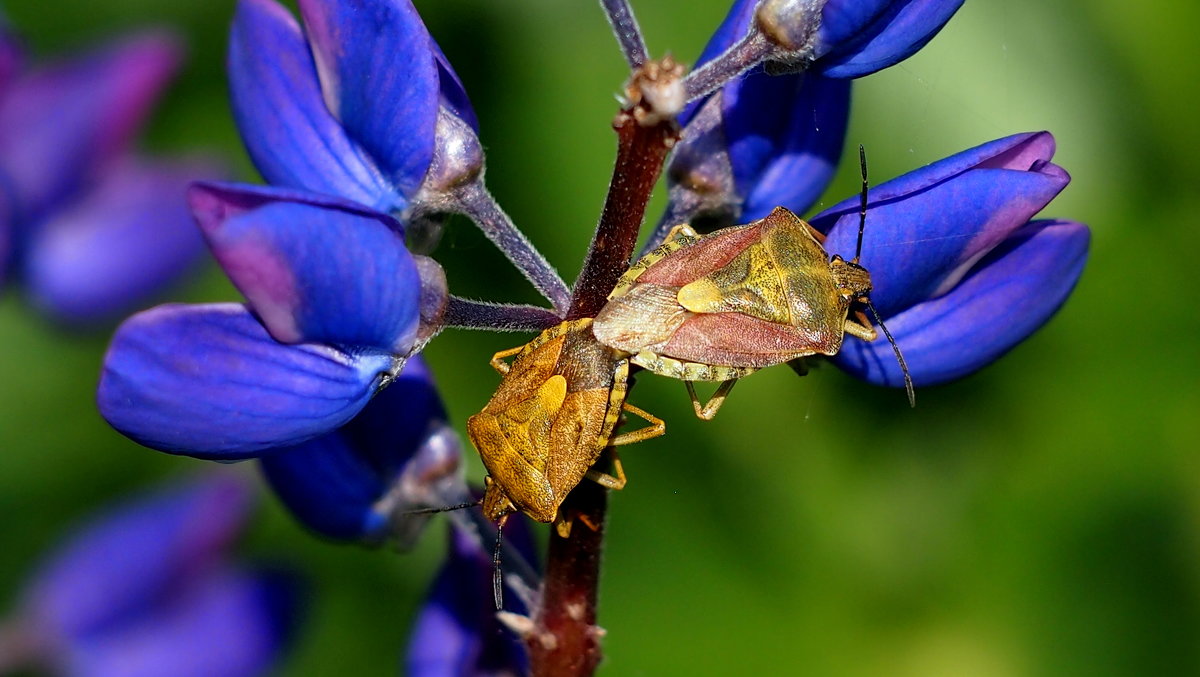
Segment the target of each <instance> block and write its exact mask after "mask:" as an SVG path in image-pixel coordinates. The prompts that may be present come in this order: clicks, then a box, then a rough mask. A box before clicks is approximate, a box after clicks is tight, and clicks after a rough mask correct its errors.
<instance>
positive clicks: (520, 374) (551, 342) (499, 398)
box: [467, 318, 666, 536]
mask: <svg viewBox="0 0 1200 677" xmlns="http://www.w3.org/2000/svg"><path fill="white" fill-rule="evenodd" d="M513 355H516V359H515V360H514V361H513V363H512V364H511V365H509V364H507V363H505V362H504V359H505V358H507V357H511V356H513ZM491 364H492V366H493V367H494V368H495V369H496V371H499V372H500V373H501V374H503V375H504V379H503V380H502V381H501V382H500V386H499V388H497V389H496V393H495V394H494V395H493V396H492V399H491V400H489V401H488V403H487V406H485V407H484V408H483V411H481V412H479V413H478V414H475V415H474V416H472V417H470V418H469V419H467V433H468V435H469V436H470V438H471V442H472V443H473V444H474V445H475V448H476V449H477V450H478V451H479V456H480V457H481V458H482V459H483V465H484V466H485V467H486V468H487V471H488V477H487V479H486V485H487V488H486V491H485V494H484V498H483V512H484V514H485V515H486V516H487V517H488V518H489V519H492V520H497V521H498V522H499V523H502V522H503V519H504V518H505V517H506V516H507V515H508V514H510V513H512V512H516V511H520V512H523V513H525V514H526V515H529V516H530V517H532V518H533V519H535V520H537V521H539V522H553V521H556V518H558V517H559V515H558V508H559V505H561V504H562V502H563V499H565V498H566V496H567V494H568V493H570V491H571V489H573V488H575V485H577V484H579V482H580V481H582V480H583V478H584V477H587V478H589V479H592V480H593V481H595V482H597V483H599V484H601V485H603V486H605V487H608V488H610V489H620V488H622V487H623V486H625V473H624V471H623V470H622V468H621V462H620V459H619V458H614V462H613V469H614V472H615V473H616V476H615V477H614V476H612V475H608V474H605V473H602V472H599V471H597V470H593V469H592V465H593V464H595V463H596V461H597V459H599V458H600V454H601V453H602V452H603V451H604V449H605V448H606V447H609V446H618V445H623V444H632V443H634V442H640V441H642V440H647V439H650V438H653V437H658V436H659V435H662V434H663V432H664V431H665V430H666V426H665V425H664V424H663V422H662V420H661V419H658V418H656V417H654V416H651V415H650V414H647V413H646V412H644V411H642V410H641V409H638V408H637V407H634V406H633V405H631V404H628V403H626V402H625V394H626V390H627V387H628V380H629V360H628V358H627V356H622V355H621V354H619V353H618V352H617V351H615V350H613V349H612V348H609V347H608V346H605V345H602V344H601V343H600V342H598V341H597V340H596V338H595V337H594V336H593V335H592V318H583V319H579V320H572V321H568V322H563V323H562V324H559V325H556V326H554V327H551V328H550V329H547V330H546V331H544V332H542V333H541V334H539V335H538V336H537V337H536V338H534V339H533V340H532V341H530V342H529V343H527V344H525V345H523V346H519V347H517V348H513V349H511V350H505V351H501V352H499V353H496V354H495V355H494V356H493V357H492V361H491ZM622 411H628V412H630V413H632V414H636V415H637V416H640V417H641V418H643V419H645V420H646V421H648V422H649V423H650V425H649V426H648V427H645V428H641V429H639V430H634V431H631V432H627V433H622V434H620V435H617V436H615V437H613V435H612V432H613V428H614V426H616V423H617V419H618V418H619V417H620V415H621V412H622ZM557 527H558V529H559V533H560V534H563V535H564V536H565V535H566V534H567V533H569V529H570V523H569V522H567V521H564V520H561V519H559V520H558V521H557Z"/></svg>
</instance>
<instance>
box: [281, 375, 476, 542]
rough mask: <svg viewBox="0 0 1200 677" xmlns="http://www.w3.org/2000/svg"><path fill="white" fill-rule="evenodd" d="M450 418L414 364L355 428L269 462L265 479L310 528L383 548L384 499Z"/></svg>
mask: <svg viewBox="0 0 1200 677" xmlns="http://www.w3.org/2000/svg"><path fill="white" fill-rule="evenodd" d="M445 417H446V414H445V411H444V410H443V408H442V403H441V399H440V398H439V397H438V394H437V389H436V387H435V386H434V384H433V381H432V379H431V377H430V374H429V370H428V368H427V367H425V365H424V363H423V362H422V361H421V359H420V358H419V357H414V358H412V359H410V360H409V361H408V363H407V364H406V365H405V367H404V371H402V372H401V373H400V375H399V376H398V377H397V378H396V380H395V382H393V383H392V384H391V385H390V386H388V387H387V388H385V389H384V390H383V391H381V392H380V393H379V394H378V395H377V396H376V397H375V399H373V400H372V401H371V403H370V404H368V405H367V406H366V407H365V408H364V409H363V411H362V413H361V414H359V415H358V416H357V417H355V418H354V420H353V421H351V422H350V423H348V424H346V425H345V426H343V427H342V428H340V429H338V430H337V431H335V432H332V433H330V434H328V435H323V436H321V437H318V438H316V439H313V440H309V441H308V442H305V443H303V444H300V445H298V446H296V447H292V448H290V449H281V450H279V451H278V452H275V453H272V454H270V455H268V456H265V457H264V458H262V459H261V463H262V469H263V473H264V474H265V475H266V477H267V480H268V481H269V482H270V483H271V487H272V488H273V489H274V490H275V493H277V494H278V495H279V497H280V499H281V500H282V501H283V502H284V504H285V505H287V507H288V509H289V510H291V512H292V514H293V515H295V516H296V518H297V519H299V520H300V521H301V522H302V523H303V524H304V525H305V526H307V527H309V528H311V529H313V530H314V531H316V532H318V533H320V534H323V535H325V536H329V537H330V538H335V539H339V540H363V541H367V542H380V541H382V540H384V539H385V538H386V537H387V536H388V534H387V530H388V527H389V517H390V516H389V515H388V514H387V513H386V511H385V510H384V509H383V507H382V506H380V505H379V501H380V499H381V498H383V496H384V494H385V493H386V492H387V491H388V490H389V489H390V488H392V486H393V485H394V483H395V481H396V479H397V478H398V477H399V476H400V473H401V471H403V470H404V469H405V467H406V466H407V464H408V463H409V461H410V460H411V459H412V458H413V454H414V453H416V452H417V451H418V449H419V448H420V447H421V445H422V444H423V443H424V442H425V440H426V438H427V436H428V435H429V434H430V433H431V432H432V431H433V426H434V425H435V424H436V423H437V422H440V421H444V420H445ZM450 460H451V461H455V462H456V460H455V459H450Z"/></svg>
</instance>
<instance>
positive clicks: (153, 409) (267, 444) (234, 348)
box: [97, 304, 392, 460]
mask: <svg viewBox="0 0 1200 677" xmlns="http://www.w3.org/2000/svg"><path fill="white" fill-rule="evenodd" d="M391 365H392V358H391V356H390V355H387V354H380V353H348V352H343V351H341V350H338V349H336V348H333V347H330V346H324V345H314V344H298V345H284V344H281V343H279V342H277V341H275V340H274V339H273V338H271V336H270V335H269V334H268V333H267V331H266V330H265V329H264V328H263V326H262V325H261V324H260V323H259V322H258V320H257V319H255V318H254V317H253V316H252V315H251V314H250V313H249V312H248V311H247V310H246V309H245V308H244V307H242V306H240V305H237V304H213V305H201V306H184V305H168V306H159V307H158V308H154V309H151V310H148V311H145V312H143V313H139V314H138V315H135V316H133V317H132V318H130V319H129V320H127V321H126V322H125V323H124V324H122V325H121V327H120V328H119V329H118V330H117V333H116V334H115V335H114V336H113V340H112V344H111V345H110V346H109V350H108V354H107V355H106V356H105V360H104V369H103V372H102V373H101V376H100V386H99V390H98V393H97V403H98V405H99V408H100V413H101V414H102V415H103V416H104V418H105V419H106V420H107V421H108V422H109V424H111V425H112V426H113V427H114V428H116V429H117V430H118V431H120V432H121V433H123V434H125V435H126V436H128V437H130V438H132V439H133V440H135V441H137V442H140V443H141V444H144V445H146V446H148V447H153V448H155V449H160V450H162V451H166V452H170V453H178V454H186V455H190V456H196V457H200V458H211V459H222V460H231V459H238V458H247V457H252V456H257V455H259V454H261V453H262V452H264V451H267V450H270V449H273V448H276V447H283V446H290V445H295V444H299V443H301V442H303V441H305V440H308V439H312V438H313V437H316V436H318V435H322V434H324V433H327V432H330V431H332V430H334V429H336V428H338V427H339V426H341V425H343V424H344V423H346V422H347V421H349V420H350V419H351V418H352V417H353V416H354V415H355V414H357V413H358V412H359V411H360V410H361V409H362V408H363V406H364V405H366V403H367V402H368V401H369V400H370V398H371V395H372V394H373V393H374V390H375V387H376V386H377V384H378V383H379V381H380V378H381V376H380V374H382V373H384V372H386V371H387V370H388V369H390V368H391Z"/></svg>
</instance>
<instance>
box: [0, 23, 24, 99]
mask: <svg viewBox="0 0 1200 677" xmlns="http://www.w3.org/2000/svg"><path fill="white" fill-rule="evenodd" d="M24 61H25V50H24V49H22V47H21V41H20V40H18V39H17V36H16V35H14V34H13V32H12V31H11V30H10V29H9V26H8V25H7V24H6V22H5V21H4V20H3V18H0V96H2V95H3V94H4V91H5V90H6V89H8V86H9V85H10V84H12V81H13V78H15V77H16V75H17V73H19V72H20V70H21V66H22V65H23V64H24Z"/></svg>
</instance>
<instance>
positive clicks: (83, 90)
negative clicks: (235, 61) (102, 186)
mask: <svg viewBox="0 0 1200 677" xmlns="http://www.w3.org/2000/svg"><path fill="white" fill-rule="evenodd" d="M178 60H179V50H178V48H177V47H176V46H175V43H174V42H173V41H171V40H169V39H167V38H165V37H163V36H161V35H155V36H143V37H140V38H134V39H130V40H127V41H125V42H124V43H121V44H118V45H115V46H113V47H110V48H107V49H105V50H103V51H100V52H96V53H93V54H89V55H86V56H84V57H82V58H79V59H77V60H75V61H71V62H67V63H62V64H58V65H56V66H51V67H48V68H44V69H42V70H39V71H36V72H34V73H32V74H30V75H28V76H26V77H24V78H21V79H19V80H18V81H17V82H15V83H14V84H13V86H12V87H11V88H9V91H8V92H7V94H6V95H5V96H4V97H3V99H0V173H3V174H5V175H7V177H8V180H9V181H11V185H12V186H13V190H14V195H15V196H16V197H17V198H18V199H19V201H20V208H21V215H22V218H23V219H24V220H27V221H28V220H30V219H36V218H37V217H38V216H39V215H40V213H41V212H42V211H43V210H44V209H45V208H46V207H47V206H48V205H49V204H50V203H52V202H53V201H54V200H56V199H58V198H59V197H61V196H62V195H64V194H66V193H68V192H70V191H72V190H76V189H78V188H79V187H80V186H81V185H82V184H83V183H84V182H85V181H87V180H88V179H90V178H95V177H98V176H99V175H100V172H101V171H102V170H103V169H104V168H105V167H106V165H107V164H108V163H109V162H110V161H111V160H112V159H113V158H114V157H115V156H117V155H120V154H121V152H122V151H123V150H124V149H125V147H126V145H127V144H128V141H129V139H130V137H131V136H132V135H133V133H134V132H135V131H136V130H137V129H138V127H139V126H140V125H141V122H142V120H143V118H144V117H145V116H146V114H147V113H148V112H149V109H150V105H151V104H152V103H153V102H154V100H155V99H156V98H157V97H158V94H159V92H160V91H161V90H162V88H163V87H164V85H166V83H167V80H168V79H169V78H170V77H171V75H172V74H173V73H174V72H175V68H176V65H177V63H178Z"/></svg>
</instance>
